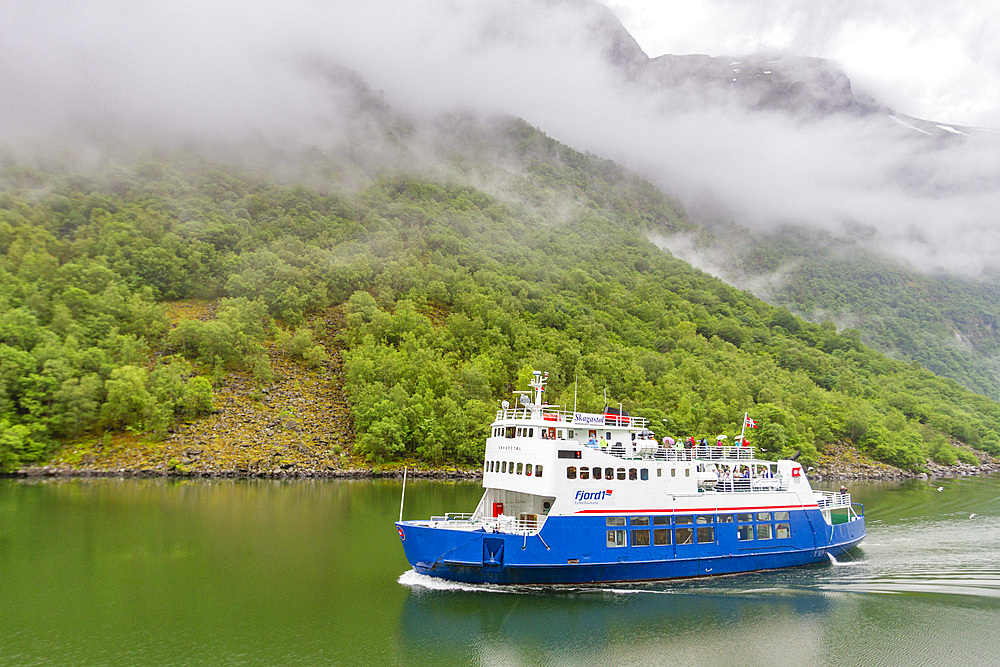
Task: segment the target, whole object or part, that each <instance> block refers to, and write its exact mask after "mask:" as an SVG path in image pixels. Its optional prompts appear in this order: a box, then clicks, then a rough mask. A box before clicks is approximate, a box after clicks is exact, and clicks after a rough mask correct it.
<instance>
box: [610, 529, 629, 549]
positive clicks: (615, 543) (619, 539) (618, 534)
mask: <svg viewBox="0 0 1000 667" xmlns="http://www.w3.org/2000/svg"><path fill="white" fill-rule="evenodd" d="M623 546H625V531H624V530H609V531H608V548H609V549H613V548H615V547H623Z"/></svg>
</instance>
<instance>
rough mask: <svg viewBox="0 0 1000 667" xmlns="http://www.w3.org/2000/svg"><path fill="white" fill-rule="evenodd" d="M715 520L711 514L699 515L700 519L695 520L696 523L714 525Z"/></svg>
mask: <svg viewBox="0 0 1000 667" xmlns="http://www.w3.org/2000/svg"><path fill="white" fill-rule="evenodd" d="M714 519H715V517H713V516H712V515H711V514H699V515H698V518H697V519H696V520H695V523H712V521H713V520H714Z"/></svg>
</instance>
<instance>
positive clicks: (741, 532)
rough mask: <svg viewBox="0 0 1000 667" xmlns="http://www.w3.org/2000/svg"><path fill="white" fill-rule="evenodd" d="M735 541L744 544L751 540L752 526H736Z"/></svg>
mask: <svg viewBox="0 0 1000 667" xmlns="http://www.w3.org/2000/svg"><path fill="white" fill-rule="evenodd" d="M736 539H738V540H740V541H741V542H746V541H748V540H752V539H753V526H751V525H750V524H747V525H745V526H736Z"/></svg>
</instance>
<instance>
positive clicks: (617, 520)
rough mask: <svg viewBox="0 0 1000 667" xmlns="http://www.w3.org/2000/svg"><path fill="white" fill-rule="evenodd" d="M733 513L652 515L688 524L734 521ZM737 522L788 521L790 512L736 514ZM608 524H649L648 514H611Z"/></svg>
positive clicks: (657, 521) (657, 520)
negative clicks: (625, 515)
mask: <svg viewBox="0 0 1000 667" xmlns="http://www.w3.org/2000/svg"><path fill="white" fill-rule="evenodd" d="M733 518H734V515H733V514H674V515H669V514H667V515H663V514H661V515H658V516H654V517H652V521H653V525H656V526H659V525H669V524H670V523H675V524H688V523H733ZM735 518H736V522H737V523H753V522H754V521H757V522H762V521H768V522H770V521H788V520H789V519H788V512H756V513H753V512H751V513H746V514H742V513H741V514H736V515H735ZM604 521H605V524H606V525H608V526H626V525H628V526H648V525H649V521H650V517H648V516H630V517H624V516H609V517H606V518H605V520H604Z"/></svg>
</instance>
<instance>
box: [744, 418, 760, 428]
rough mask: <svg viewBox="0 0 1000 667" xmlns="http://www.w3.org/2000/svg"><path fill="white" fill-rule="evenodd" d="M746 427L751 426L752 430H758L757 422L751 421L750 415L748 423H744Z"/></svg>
mask: <svg viewBox="0 0 1000 667" xmlns="http://www.w3.org/2000/svg"><path fill="white" fill-rule="evenodd" d="M743 425H744V426H749V427H750V428H757V422H756V421H754V420H753V419H750V415H747V418H746V421H744V422H743Z"/></svg>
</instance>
